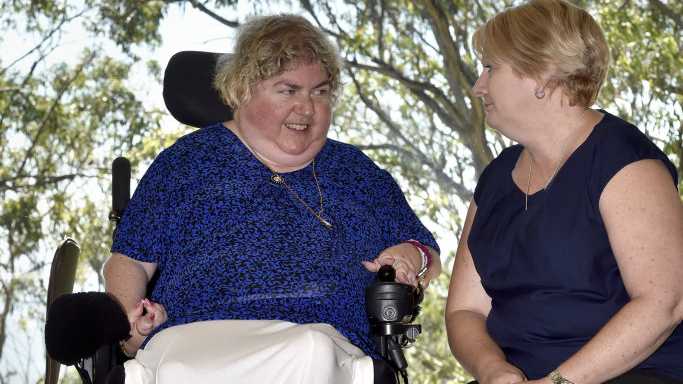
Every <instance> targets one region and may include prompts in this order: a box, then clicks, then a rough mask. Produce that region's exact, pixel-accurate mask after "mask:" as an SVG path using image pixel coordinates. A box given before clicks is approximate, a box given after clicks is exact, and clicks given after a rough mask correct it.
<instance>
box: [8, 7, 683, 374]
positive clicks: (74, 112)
mask: <svg viewBox="0 0 683 384" xmlns="http://www.w3.org/2000/svg"><path fill="white" fill-rule="evenodd" d="M518 3H520V1H513V0H499V1H485V2H484V1H477V0H474V1H472V0H452V1H438V0H423V1H404V0H376V1H341V0H339V1H315V2H312V1H299V2H295V1H265V0H259V1H252V2H248V3H239V2H236V1H234V0H213V1H212V0H207V1H199V0H166V1H145V2H139V1H133V0H111V1H107V2H99V1H94V0H83V1H73V2H60V1H53V0H31V1H29V2H17V1H13V0H0V25H2V28H3V30H7V31H14V32H15V33H19V34H23V35H26V36H30V37H31V41H33V42H34V44H33V45H31V46H26V47H24V48H25V51H23V52H12V54H6V53H3V54H2V57H0V197H1V201H2V203H1V204H2V205H0V282H1V288H2V291H1V292H0V383H4V382H10V380H11V381H12V382H15V381H16V382H35V381H36V379H35V378H36V377H40V376H41V375H42V365H41V364H42V353H43V351H33V352H31V353H28V352H26V350H25V349H24V353H27V354H28V356H22V357H21V358H19V359H18V360H16V362H13V363H8V362H7V359H6V357H7V350H6V348H5V347H6V345H8V342H9V340H10V339H14V340H15V341H16V340H23V338H24V337H31V335H33V337H36V338H42V334H41V333H40V332H38V333H37V334H36V333H35V332H34V333H32V332H31V331H29V329H30V326H29V325H23V328H22V326H20V325H21V324H34V325H35V324H42V322H43V321H44V305H45V289H46V280H45V278H46V273H45V271H46V270H49V263H50V257H51V252H52V248H54V246H55V245H56V244H57V242H58V241H59V240H60V239H61V238H63V237H64V236H71V237H74V238H76V239H77V240H79V242H80V243H81V246H82V249H83V252H82V256H81V258H82V268H81V271H80V272H79V276H80V277H81V279H85V278H86V277H88V276H95V279H96V281H98V282H100V283H101V278H100V276H99V272H100V269H101V265H102V262H103V260H104V259H105V258H106V256H107V254H108V245H109V241H110V236H111V227H110V226H109V224H108V222H107V220H106V214H107V210H108V204H109V203H108V196H109V192H108V190H109V181H108V180H109V171H108V168H109V164H110V162H111V160H112V159H113V158H114V157H116V156H118V155H126V156H128V157H129V158H130V159H131V160H132V161H133V165H134V167H136V166H137V168H138V171H137V172H136V174H141V173H142V171H143V170H144V168H145V167H146V166H147V165H148V164H149V162H150V160H151V159H152V158H153V157H154V155H155V154H157V153H158V152H159V150H160V149H161V148H162V147H165V146H167V145H169V144H170V143H172V142H173V140H174V139H175V138H176V137H178V136H179V135H180V134H181V133H180V132H182V131H167V130H164V129H163V127H162V126H161V124H160V121H161V117H162V116H163V113H164V111H161V110H159V109H158V107H155V106H149V103H146V102H145V101H146V98H147V97H148V95H145V94H140V93H136V92H133V91H132V90H131V89H132V88H133V87H131V84H130V82H131V71H132V68H133V67H134V65H135V64H136V63H139V62H140V61H141V60H142V57H143V56H144V54H143V53H144V52H149V51H151V50H153V49H155V48H157V47H158V46H159V45H160V44H161V43H162V39H163V37H164V36H161V35H160V33H159V26H160V23H161V21H162V20H163V19H164V17H166V15H167V14H168V12H169V10H170V9H178V8H180V9H183V10H185V11H190V10H193V11H198V12H202V13H204V14H206V15H208V16H209V17H211V18H213V19H214V20H216V21H217V22H219V23H221V24H222V25H224V26H225V28H226V35H229V34H231V33H232V30H233V29H234V28H235V27H237V26H238V25H239V24H240V22H242V21H244V20H245V19H246V18H247V17H248V16H249V15H253V14H265V13H272V10H273V9H275V6H277V9H278V10H291V11H292V12H295V13H300V14H303V15H305V16H306V17H308V18H309V19H310V20H312V21H313V22H314V23H317V24H318V25H319V26H320V27H321V28H323V29H324V30H325V31H327V32H328V33H329V34H330V36H332V38H333V39H334V40H335V41H336V42H337V43H338V45H339V47H340V50H341V53H342V56H343V59H344V61H345V63H346V69H345V73H344V75H345V76H344V82H345V85H346V86H345V89H344V93H343V94H342V97H341V99H340V101H339V104H338V106H337V110H336V116H335V121H334V127H333V133H332V134H333V135H334V136H335V137H338V138H340V139H342V140H344V141H347V142H351V143H353V144H356V145H358V146H359V147H361V148H363V149H364V150H365V152H366V153H368V154H369V155H370V156H371V157H373V158H374V159H375V160H376V161H378V162H379V163H380V164H381V165H382V166H383V167H385V168H387V169H388V170H389V171H390V172H391V173H392V174H393V175H394V177H395V178H396V179H397V180H398V181H399V183H400V184H401V186H402V187H403V189H404V192H406V194H407V196H408V198H409V201H410V202H411V204H412V206H413V207H414V208H415V209H416V211H417V212H418V213H419V215H420V217H421V218H422V220H423V221H424V222H425V223H426V224H427V225H428V226H429V227H430V229H432V230H434V231H435V232H436V233H437V235H438V237H439V238H440V239H441V240H442V243H444V244H443V245H445V250H446V252H444V254H443V255H442V259H443V260H444V270H445V273H444V274H443V275H442V276H441V278H440V279H439V280H438V281H437V282H435V283H434V284H433V285H432V286H431V287H430V292H429V295H428V298H427V300H426V301H425V303H424V305H423V307H424V308H423V312H422V315H421V317H420V319H419V321H420V322H421V323H422V324H423V328H424V333H423V335H422V336H421V337H420V338H419V340H418V343H417V344H416V346H415V347H414V348H412V349H411V350H410V353H409V363H410V371H411V380H412V382H415V383H441V382H443V383H445V382H449V383H453V382H466V381H467V379H468V377H467V375H466V374H465V373H464V372H463V371H462V369H461V368H460V367H459V365H458V364H457V362H456V361H455V360H454V359H453V358H452V356H451V354H450V352H449V349H448V344H447V341H446V336H445V328H444V324H443V316H444V314H443V310H444V301H445V298H446V294H447V287H448V280H449V276H450V273H449V271H450V267H451V265H452V260H453V257H454V255H453V252H452V251H453V240H454V239H455V238H456V237H457V235H458V234H459V232H460V228H461V224H462V222H461V220H462V214H463V209H464V207H465V206H466V204H467V203H468V201H469V199H470V198H471V195H472V191H473V188H474V185H475V183H476V179H477V177H478V175H479V174H480V172H481V171H482V170H483V168H484V167H485V166H486V164H488V162H489V161H490V160H491V159H492V158H493V157H494V156H496V154H498V153H499V152H500V151H501V149H502V148H504V147H505V146H507V145H509V144H510V143H509V141H508V140H507V139H505V138H503V137H502V136H500V135H499V134H498V133H497V132H495V131H492V130H491V129H489V128H488V127H486V124H485V122H484V113H483V109H482V105H481V103H480V101H479V100H477V99H476V98H475V97H474V96H473V95H472V92H471V90H470V88H471V86H472V85H473V84H474V81H475V80H476V78H477V76H478V73H479V70H480V66H479V64H478V62H477V58H476V56H475V55H474V52H473V51H472V48H471V45H470V43H471V42H470V39H471V35H472V33H473V31H474V30H475V29H476V28H477V26H479V25H481V24H482V23H483V22H485V20H487V19H488V18H489V17H490V16H491V15H492V14H493V13H495V12H498V11H500V10H502V9H503V8H505V7H507V6H510V5H514V4H518ZM577 3H578V4H580V5H581V6H584V7H586V8H588V9H589V10H590V11H591V13H592V14H593V15H595V16H596V17H597V18H598V20H599V22H600V23H601V24H602V26H603V28H604V29H605V32H606V34H607V37H608V40H609V42H610V46H611V48H612V55H613V65H612V67H611V70H610V73H609V79H608V82H607V84H606V85H605V88H604V90H603V92H602V94H601V97H600V99H599V101H598V105H597V106H598V107H600V108H605V109H608V110H610V111H611V112H613V113H617V114H619V115H621V116H622V117H624V118H626V119H629V120H631V121H633V122H635V123H636V124H637V125H638V126H639V127H641V129H643V131H645V132H646V133H647V134H648V135H649V136H650V137H651V138H653V140H654V141H655V142H656V143H657V144H658V145H659V146H660V147H661V148H663V149H664V150H665V151H666V152H667V154H668V155H669V156H670V158H671V160H672V161H674V164H676V166H677V167H678V171H679V176H681V175H683V164H682V162H681V156H683V144H682V143H683V141H682V137H683V125H682V123H681V121H682V120H681V115H682V114H683V110H682V108H681V102H682V99H683V55H681V42H682V41H683V36H682V32H681V31H682V29H683V3H681V2H673V1H668V2H666V1H660V0H596V1H587V0H583V1H577ZM75 26H79V28H82V30H83V32H82V33H84V34H86V35H87V36H89V38H88V44H87V46H86V47H85V48H84V49H83V50H82V52H78V53H77V54H75V55H74V56H73V57H68V58H67V57H57V56H56V55H55V52H58V47H60V46H61V45H63V44H64V36H66V35H68V33H67V32H68V31H69V30H70V28H75ZM179 28H180V26H179ZM189 33H194V31H190V32H189ZM197 33H199V31H197ZM0 39H2V37H0ZM227 49H228V48H227V46H226V51H227ZM145 64H146V65H145V68H146V69H145V70H146V71H147V77H148V78H149V81H150V82H159V81H160V68H161V65H160V64H159V63H157V62H155V61H154V60H151V61H149V62H146V63H145ZM679 179H680V178H679ZM9 321H15V322H17V326H15V329H18V330H21V329H24V330H26V332H25V333H26V335H25V336H21V335H19V334H12V335H11V337H8V334H7V328H8V322H9ZM9 345H13V344H9ZM12 348H13V349H14V350H16V349H17V347H16V346H13V347H12ZM31 359H32V361H31ZM31 370H32V371H33V373H29V372H27V371H31Z"/></svg>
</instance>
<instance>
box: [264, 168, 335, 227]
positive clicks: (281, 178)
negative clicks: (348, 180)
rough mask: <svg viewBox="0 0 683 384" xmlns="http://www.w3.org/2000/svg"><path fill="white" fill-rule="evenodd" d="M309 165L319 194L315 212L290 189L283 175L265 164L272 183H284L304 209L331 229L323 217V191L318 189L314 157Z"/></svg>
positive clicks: (330, 225) (330, 224)
mask: <svg viewBox="0 0 683 384" xmlns="http://www.w3.org/2000/svg"><path fill="white" fill-rule="evenodd" d="M311 165H312V168H313V180H315V187H316V188H317V189H318V196H320V209H318V212H316V211H315V210H314V209H313V208H311V206H310V205H308V204H307V203H306V202H305V201H304V199H302V198H301V196H299V194H298V193H296V191H295V190H294V189H292V188H291V187H290V186H289V184H287V182H286V181H285V178H284V176H282V175H281V174H279V173H277V172H275V171H274V170H273V169H272V168H270V167H268V166H267V165H266V167H268V169H269V170H270V172H272V175H271V176H270V180H271V181H272V182H273V183H275V184H280V185H284V186H285V188H287V191H289V193H290V194H291V195H292V196H294V197H295V198H296V199H297V200H299V202H300V203H301V204H302V205H303V206H304V207H306V209H308V211H309V212H311V213H312V214H313V216H315V218H316V219H318V221H320V223H321V224H322V225H323V226H324V227H325V228H327V229H332V223H330V222H329V221H328V220H326V219H325V218H324V217H323V213H324V207H323V192H322V190H321V189H320V183H318V175H316V173H315V159H313V162H312V164H311Z"/></svg>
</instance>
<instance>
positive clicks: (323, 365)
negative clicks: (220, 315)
mask: <svg viewBox="0 0 683 384" xmlns="http://www.w3.org/2000/svg"><path fill="white" fill-rule="evenodd" d="M124 368H125V372H126V384H151V383H159V384H181V383H182V384H187V383H189V384H200V383H230V384H254V383H267V384H280V383H282V384H285V383H287V384H290V383H297V384H309V383H310V384H313V383H315V384H323V383H339V384H347V383H348V384H372V383H373V380H374V377H373V376H374V374H373V366H372V359H371V358H370V357H369V356H366V355H365V354H364V353H363V351H361V350H360V349H359V348H357V347H356V346H354V345H353V344H351V343H350V342H349V341H348V340H347V339H346V338H345V337H344V336H342V335H341V334H340V333H339V332H337V330H335V329H334V328H333V327H332V326H330V325H328V324H294V323H290V322H286V321H278V320H216V321H202V322H197V323H191V324H185V325H180V326H175V327H170V328H167V329H165V330H163V331H161V332H159V333H158V334H156V335H155V336H154V337H153V338H152V339H151V340H150V341H149V342H148V343H147V345H146V346H145V348H144V349H141V350H139V351H138V353H137V355H136V356H135V359H133V360H129V361H127V362H126V363H125V364H124Z"/></svg>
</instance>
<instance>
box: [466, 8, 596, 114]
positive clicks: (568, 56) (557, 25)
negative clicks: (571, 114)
mask: <svg viewBox="0 0 683 384" xmlns="http://www.w3.org/2000/svg"><path fill="white" fill-rule="evenodd" d="M472 42H473V45H474V49H475V50H476V51H477V54H478V55H479V56H480V57H483V59H484V60H488V61H490V62H493V63H496V62H505V63H508V64H510V66H511V67H512V68H513V69H514V70H515V72H517V73H518V74H520V75H523V76H526V77H529V78H534V79H538V80H542V79H543V75H544V74H546V73H548V72H550V74H551V77H550V79H547V80H549V81H548V83H547V87H549V88H550V89H551V90H553V89H555V88H557V87H562V88H563V89H564V91H565V93H566V95H567V96H568V97H569V104H570V105H577V104H578V105H581V106H584V107H590V106H591V105H592V104H593V103H594V102H595V100H596V99H597V97H598V93H599V92H600V87H602V83H603V82H604V80H605V76H606V74H607V67H608V65H609V47H608V46H607V41H606V40H605V36H604V34H603V32H602V29H601V28H600V26H599V25H598V24H597V22H596V21H595V20H594V19H593V17H591V15H590V14H588V12H586V11H585V10H583V9H581V8H579V7H577V6H575V5H572V4H570V3H568V2H567V1H564V0H531V1H529V2H528V3H526V4H523V5H520V6H518V7H514V8H509V9H506V10H505V11H503V12H501V13H499V14H497V15H496V16H494V17H493V18H492V19H490V20H489V21H488V22H486V24H484V25H483V26H481V27H480V28H479V29H478V30H477V31H476V32H475V33H474V36H473V37H472Z"/></svg>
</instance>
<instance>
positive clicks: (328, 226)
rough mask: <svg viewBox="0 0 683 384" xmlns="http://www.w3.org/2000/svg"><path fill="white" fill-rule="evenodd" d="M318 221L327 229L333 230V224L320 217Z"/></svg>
mask: <svg viewBox="0 0 683 384" xmlns="http://www.w3.org/2000/svg"><path fill="white" fill-rule="evenodd" d="M318 220H320V222H321V223H322V224H323V226H324V227H325V228H327V229H332V223H330V222H329V221H327V220H325V219H323V218H322V217H318Z"/></svg>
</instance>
